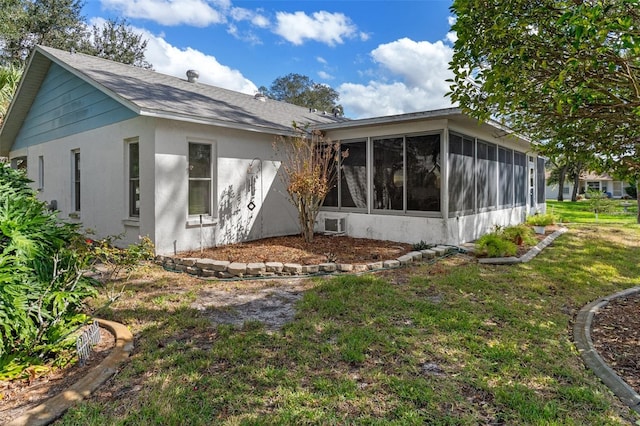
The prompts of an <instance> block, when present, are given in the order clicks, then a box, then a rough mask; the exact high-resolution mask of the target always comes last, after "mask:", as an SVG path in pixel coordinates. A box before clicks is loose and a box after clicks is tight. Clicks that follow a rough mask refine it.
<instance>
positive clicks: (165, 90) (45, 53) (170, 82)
mask: <svg viewBox="0 0 640 426" xmlns="http://www.w3.org/2000/svg"><path fill="white" fill-rule="evenodd" d="M52 62H55V63H57V64H58V65H60V66H62V67H63V68H65V69H67V70H68V71H70V72H72V73H74V74H75V75H76V76H78V77H80V78H82V79H83V80H85V81H87V82H88V83H89V84H91V85H93V86H94V87H96V88H97V89H99V90H101V91H103V92H105V93H107V94H108V95H109V96H111V97H113V98H114V99H116V100H117V101H119V102H121V103H122V104H124V105H125V106H127V107H128V108H130V109H132V110H133V111H135V112H136V113H138V114H141V115H150V116H158V117H165V118H170V119H176V120H182V121H192V122H202V123H207V124H217V125H221V126H227V127H235V128H244V129H248V130H256V131H266V132H275V133H288V132H290V131H291V126H292V123H293V122H294V121H295V122H296V123H298V124H301V125H306V124H310V125H317V124H327V123H333V122H339V121H347V119H345V118H343V117H335V116H334V115H333V114H331V113H325V114H323V113H322V112H311V111H309V109H308V108H302V107H299V106H296V105H292V104H288V103H286V102H280V101H275V100H272V99H265V100H264V101H261V100H258V99H256V97H254V96H252V95H247V94H244V93H240V92H235V91H233V90H227V89H223V88H220V87H215V86H210V85H207V84H203V83H190V82H188V81H187V80H186V79H180V78H177V77H172V76H169V75H165V74H160V73H158V72H155V71H151V70H145V69H142V68H137V67H133V66H131V65H125V64H121V63H119V62H114V61H109V60H106V59H102V58H97V57H95V56H89V55H85V54H81V53H70V52H66V51H62V50H58V49H53V48H50V47H44V46H37V47H36V49H35V50H34V53H33V55H32V58H31V61H30V63H29V67H28V68H27V70H26V72H25V73H26V74H25V77H24V79H23V83H22V84H21V86H20V88H19V92H26V93H20V96H21V97H22V98H24V99H21V100H20V102H14V103H15V104H16V105H12V108H11V110H10V111H9V113H8V114H7V116H6V117H5V118H6V120H5V122H6V123H5V124H6V125H5V126H4V127H10V128H8V129H5V128H4V127H3V129H2V133H3V134H2V135H1V136H2V139H3V140H0V142H1V143H0V145H1V146H0V148H2V149H0V151H5V150H7V149H8V147H7V146H6V145H7V143H12V142H8V141H7V139H11V141H12V140H13V139H14V138H15V135H16V134H17V131H18V130H19V127H20V126H21V123H22V121H23V120H24V117H25V116H26V114H27V112H28V110H29V107H30V104H31V102H32V101H33V98H34V97H35V95H36V93H37V90H38V89H39V87H40V83H41V82H42V79H43V78H44V76H45V75H46V70H47V69H48V68H49V66H50V64H51V63H52ZM185 71H186V69H185ZM8 122H11V123H8Z"/></svg>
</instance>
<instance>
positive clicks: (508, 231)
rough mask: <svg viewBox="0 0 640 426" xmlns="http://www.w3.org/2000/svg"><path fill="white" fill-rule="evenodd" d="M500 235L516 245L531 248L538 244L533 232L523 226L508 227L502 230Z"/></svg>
mask: <svg viewBox="0 0 640 426" xmlns="http://www.w3.org/2000/svg"><path fill="white" fill-rule="evenodd" d="M502 235H503V236H504V238H505V239H507V240H509V241H511V242H512V243H514V244H516V245H521V244H524V245H527V246H533V245H536V244H537V243H538V240H536V238H535V237H534V235H533V230H532V229H531V228H530V227H528V226H527V225H525V224H520V225H514V226H508V227H506V228H504V229H503V230H502Z"/></svg>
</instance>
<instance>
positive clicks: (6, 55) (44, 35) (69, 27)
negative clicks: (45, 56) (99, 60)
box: [0, 0, 85, 65]
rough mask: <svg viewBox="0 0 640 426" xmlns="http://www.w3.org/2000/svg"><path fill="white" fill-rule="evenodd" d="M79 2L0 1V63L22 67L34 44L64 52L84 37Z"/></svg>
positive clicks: (81, 4)
mask: <svg viewBox="0 0 640 426" xmlns="http://www.w3.org/2000/svg"><path fill="white" fill-rule="evenodd" d="M82 6H83V2H82V1H81V0H0V10H1V12H0V21H1V22H2V24H0V42H1V43H0V44H1V45H2V48H1V49H0V61H1V62H2V63H4V64H5V65H6V64H15V63H18V64H22V63H23V62H24V61H25V60H26V58H27V57H28V56H29V54H30V52H31V50H32V49H33V47H34V46H35V45H36V44H43V45H46V46H50V47H55V48H59V49H64V50H68V49H71V48H72V47H76V46H77V44H78V42H79V40H80V39H81V38H82V37H83V36H84V32H85V25H84V22H83V18H82V15H81V11H82Z"/></svg>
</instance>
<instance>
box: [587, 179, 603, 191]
mask: <svg viewBox="0 0 640 426" xmlns="http://www.w3.org/2000/svg"><path fill="white" fill-rule="evenodd" d="M587 190H588V191H600V182H599V181H591V182H587Z"/></svg>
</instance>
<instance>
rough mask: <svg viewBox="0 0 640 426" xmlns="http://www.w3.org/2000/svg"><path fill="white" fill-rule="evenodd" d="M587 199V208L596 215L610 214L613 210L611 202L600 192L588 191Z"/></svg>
mask: <svg viewBox="0 0 640 426" xmlns="http://www.w3.org/2000/svg"><path fill="white" fill-rule="evenodd" d="M587 199H588V200H589V208H590V209H591V211H592V212H593V213H595V214H596V215H597V214H598V213H610V212H611V211H612V210H613V207H614V205H613V200H611V199H610V198H609V197H607V194H605V193H604V192H602V191H597V190H592V189H590V190H588V191H587Z"/></svg>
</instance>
